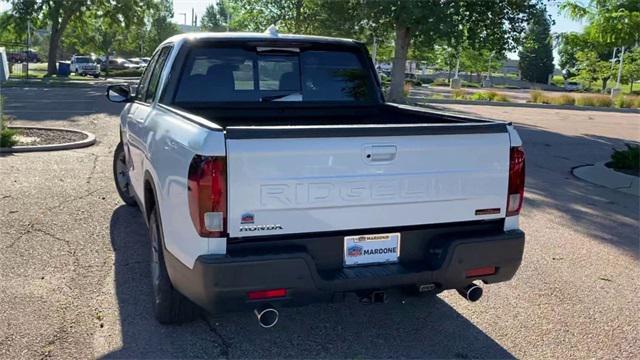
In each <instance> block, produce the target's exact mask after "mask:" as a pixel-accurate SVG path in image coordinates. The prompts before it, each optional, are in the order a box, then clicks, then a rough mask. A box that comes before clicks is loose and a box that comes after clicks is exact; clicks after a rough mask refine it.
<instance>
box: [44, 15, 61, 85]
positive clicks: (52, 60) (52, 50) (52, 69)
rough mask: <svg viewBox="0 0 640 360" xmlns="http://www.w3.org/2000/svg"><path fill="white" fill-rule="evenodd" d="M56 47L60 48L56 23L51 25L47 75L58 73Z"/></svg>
mask: <svg viewBox="0 0 640 360" xmlns="http://www.w3.org/2000/svg"><path fill="white" fill-rule="evenodd" d="M58 46H60V28H59V26H58V22H57V21H55V22H53V23H52V24H51V36H50V37H49V54H48V60H47V75H49V76H51V75H55V74H56V73H57V72H58V68H57V67H56V63H57V58H58Z"/></svg>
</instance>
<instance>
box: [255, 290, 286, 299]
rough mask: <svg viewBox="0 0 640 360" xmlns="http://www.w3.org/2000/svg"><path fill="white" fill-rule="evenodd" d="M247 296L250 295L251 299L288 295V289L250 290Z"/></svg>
mask: <svg viewBox="0 0 640 360" xmlns="http://www.w3.org/2000/svg"><path fill="white" fill-rule="evenodd" d="M247 296H248V297H249V300H264V299H274V298H281V297H285V296H287V289H272V290H258V291H249V292H248V293H247Z"/></svg>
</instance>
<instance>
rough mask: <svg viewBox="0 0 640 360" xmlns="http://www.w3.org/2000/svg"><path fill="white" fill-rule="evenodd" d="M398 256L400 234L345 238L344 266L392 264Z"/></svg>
mask: <svg viewBox="0 0 640 360" xmlns="http://www.w3.org/2000/svg"><path fill="white" fill-rule="evenodd" d="M399 255H400V233H392V234H373V235H356V236H345V238H344V265H345V266H356V265H365V264H379V263H393V262H397V261H398V256H399Z"/></svg>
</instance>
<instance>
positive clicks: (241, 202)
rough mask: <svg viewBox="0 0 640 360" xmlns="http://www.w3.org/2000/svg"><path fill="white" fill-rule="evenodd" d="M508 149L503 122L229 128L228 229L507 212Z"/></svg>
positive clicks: (369, 224)
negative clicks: (401, 125)
mask: <svg viewBox="0 0 640 360" xmlns="http://www.w3.org/2000/svg"><path fill="white" fill-rule="evenodd" d="M509 147H510V140H509V135H508V133H507V131H506V126H505V125H504V124H485V125H466V124H465V125H447V126H443V127H438V126H433V125H430V126H429V127H420V126H410V127H408V128H407V127H394V126H389V127H379V126H378V127H331V128H329V127H317V128H313V127H309V128H299V127H282V128H277V127H272V128H257V127H254V128H251V127H249V128H233V127H230V128H227V174H228V213H227V229H228V232H229V236H231V237H245V236H263V235H280V234H292V233H314V232H328V231H339V230H349V229H354V230H355V229H373V228H385V227H396V226H407V225H422V224H436V223H450V222H459V221H469V220H482V219H495V218H500V217H504V216H505V206H506V199H507V187H508V171H509ZM360 233H361V232H360V231H356V234H355V235H359V234H360ZM364 233H365V234H366V233H367V231H366V230H365V232H364Z"/></svg>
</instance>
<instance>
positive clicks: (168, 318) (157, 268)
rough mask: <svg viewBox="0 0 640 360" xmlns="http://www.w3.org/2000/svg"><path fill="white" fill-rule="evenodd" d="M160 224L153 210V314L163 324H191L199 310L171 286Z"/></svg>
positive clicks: (150, 224) (151, 236) (151, 231)
mask: <svg viewBox="0 0 640 360" xmlns="http://www.w3.org/2000/svg"><path fill="white" fill-rule="evenodd" d="M159 224H160V221H159V218H158V212H157V210H156V209H153V210H152V211H151V218H150V219H149V237H150V238H151V281H152V285H153V313H154V316H155V318H156V320H158V321H159V322H160V323H161V324H180V323H185V322H189V321H192V320H194V319H196V318H197V317H198V313H199V311H198V310H199V309H198V307H197V306H196V305H195V304H194V303H192V302H191V301H190V300H189V299H187V298H186V297H185V296H184V295H182V294H181V293H179V292H178V290H176V289H175V288H174V287H173V285H172V284H171V280H170V279H169V273H168V272H167V267H166V265H165V262H164V255H163V251H162V250H163V247H162V244H163V240H162V232H161V231H160V225H159Z"/></svg>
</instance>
